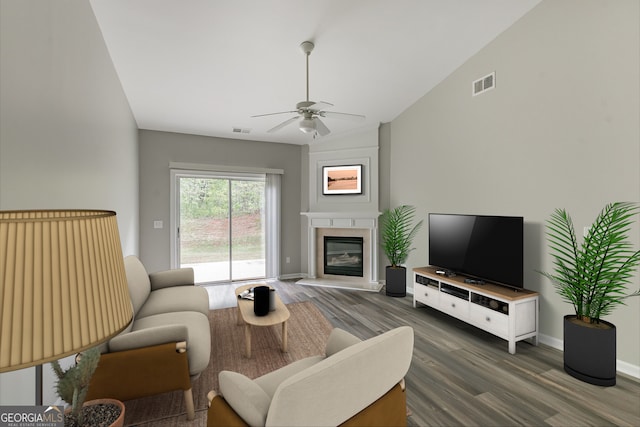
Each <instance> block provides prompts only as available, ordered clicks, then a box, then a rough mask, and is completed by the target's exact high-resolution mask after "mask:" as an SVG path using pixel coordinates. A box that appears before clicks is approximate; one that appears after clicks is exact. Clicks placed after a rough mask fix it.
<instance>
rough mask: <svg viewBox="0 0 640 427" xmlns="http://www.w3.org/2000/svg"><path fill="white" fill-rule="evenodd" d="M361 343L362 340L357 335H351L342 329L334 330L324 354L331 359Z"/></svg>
mask: <svg viewBox="0 0 640 427" xmlns="http://www.w3.org/2000/svg"><path fill="white" fill-rule="evenodd" d="M359 342H362V340H361V339H360V338H358V337H356V336H355V335H351V334H350V333H349V332H347V331H344V330H342V329H339V328H334V329H333V330H332V331H331V334H330V335H329V339H327V344H326V346H325V349H324V353H325V355H326V356H327V357H329V356H331V355H333V354H336V353H337V352H339V351H341V350H344V349H345V348H347V347H350V346H352V345H354V344H357V343H359Z"/></svg>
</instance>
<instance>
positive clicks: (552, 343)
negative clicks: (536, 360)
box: [539, 334, 640, 379]
mask: <svg viewBox="0 0 640 427" xmlns="http://www.w3.org/2000/svg"><path fill="white" fill-rule="evenodd" d="M539 340H540V342H541V343H542V344H545V345H548V346H549V347H553V348H555V349H557V350H560V351H564V341H562V340H561V339H558V338H554V337H552V336H549V335H543V334H540V336H539ZM616 371H618V372H620V373H623V374H626V375H629V376H632V377H634V378H639V379H640V366H638V365H634V364H632V363H629V362H624V361H622V360H620V359H618V360H616Z"/></svg>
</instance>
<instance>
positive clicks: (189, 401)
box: [184, 389, 196, 421]
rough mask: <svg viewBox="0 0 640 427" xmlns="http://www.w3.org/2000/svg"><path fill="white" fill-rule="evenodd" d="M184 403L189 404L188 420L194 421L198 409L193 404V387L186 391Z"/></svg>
mask: <svg viewBox="0 0 640 427" xmlns="http://www.w3.org/2000/svg"><path fill="white" fill-rule="evenodd" d="M184 403H185V405H186V406H187V420H189V421H193V420H194V419H195V417H196V409H195V406H194V404H193V389H189V390H185V391H184Z"/></svg>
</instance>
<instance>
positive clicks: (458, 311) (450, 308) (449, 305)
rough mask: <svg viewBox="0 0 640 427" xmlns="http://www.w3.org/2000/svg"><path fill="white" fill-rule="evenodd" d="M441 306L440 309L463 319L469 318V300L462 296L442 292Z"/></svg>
mask: <svg viewBox="0 0 640 427" xmlns="http://www.w3.org/2000/svg"><path fill="white" fill-rule="evenodd" d="M439 306H440V310H442V311H444V312H445V313H447V314H449V315H451V316H453V317H457V318H458V319H462V320H466V319H467V318H469V301H466V300H463V299H462V298H458V297H454V296H453V295H449V294H445V293H441V294H440V304H439Z"/></svg>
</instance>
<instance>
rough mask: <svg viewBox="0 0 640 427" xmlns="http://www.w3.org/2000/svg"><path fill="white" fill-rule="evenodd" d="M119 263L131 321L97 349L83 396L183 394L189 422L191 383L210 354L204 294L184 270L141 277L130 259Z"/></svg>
mask: <svg viewBox="0 0 640 427" xmlns="http://www.w3.org/2000/svg"><path fill="white" fill-rule="evenodd" d="M124 264H125V270H126V274H127V281H128V285H129V294H130V296H131V303H132V305H133V312H134V317H133V321H132V322H131V324H130V325H129V326H128V327H127V329H126V330H125V331H123V332H122V333H121V334H120V335H118V336H116V337H115V338H113V339H111V340H110V341H109V342H108V343H107V344H106V345H104V346H103V349H102V350H103V354H102V356H101V358H100V363H99V364H98V368H97V369H96V372H95V374H94V375H93V377H92V380H91V385H90V387H89V393H88V396H87V398H88V399H93V398H102V397H111V398H115V399H119V400H129V399H135V398H138V397H143V396H149V395H153V394H158V393H164V392H168V391H173V390H183V391H184V397H185V405H186V411H187V418H188V419H190V420H191V419H193V418H194V416H195V411H194V404H193V395H192V392H191V381H192V380H193V379H195V378H197V376H198V375H199V374H200V373H201V372H202V371H204V370H205V369H206V367H207V366H208V365H209V358H210V355H211V331H210V325H209V318H208V313H209V297H208V294H207V291H206V290H205V289H203V288H201V287H197V286H194V283H193V282H194V280H193V270H192V269H190V268H183V269H174V270H168V271H163V272H159V273H152V274H147V271H146V269H145V268H144V266H143V265H142V263H141V262H140V260H139V259H138V258H136V257H134V256H129V257H126V258H125V259H124Z"/></svg>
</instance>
